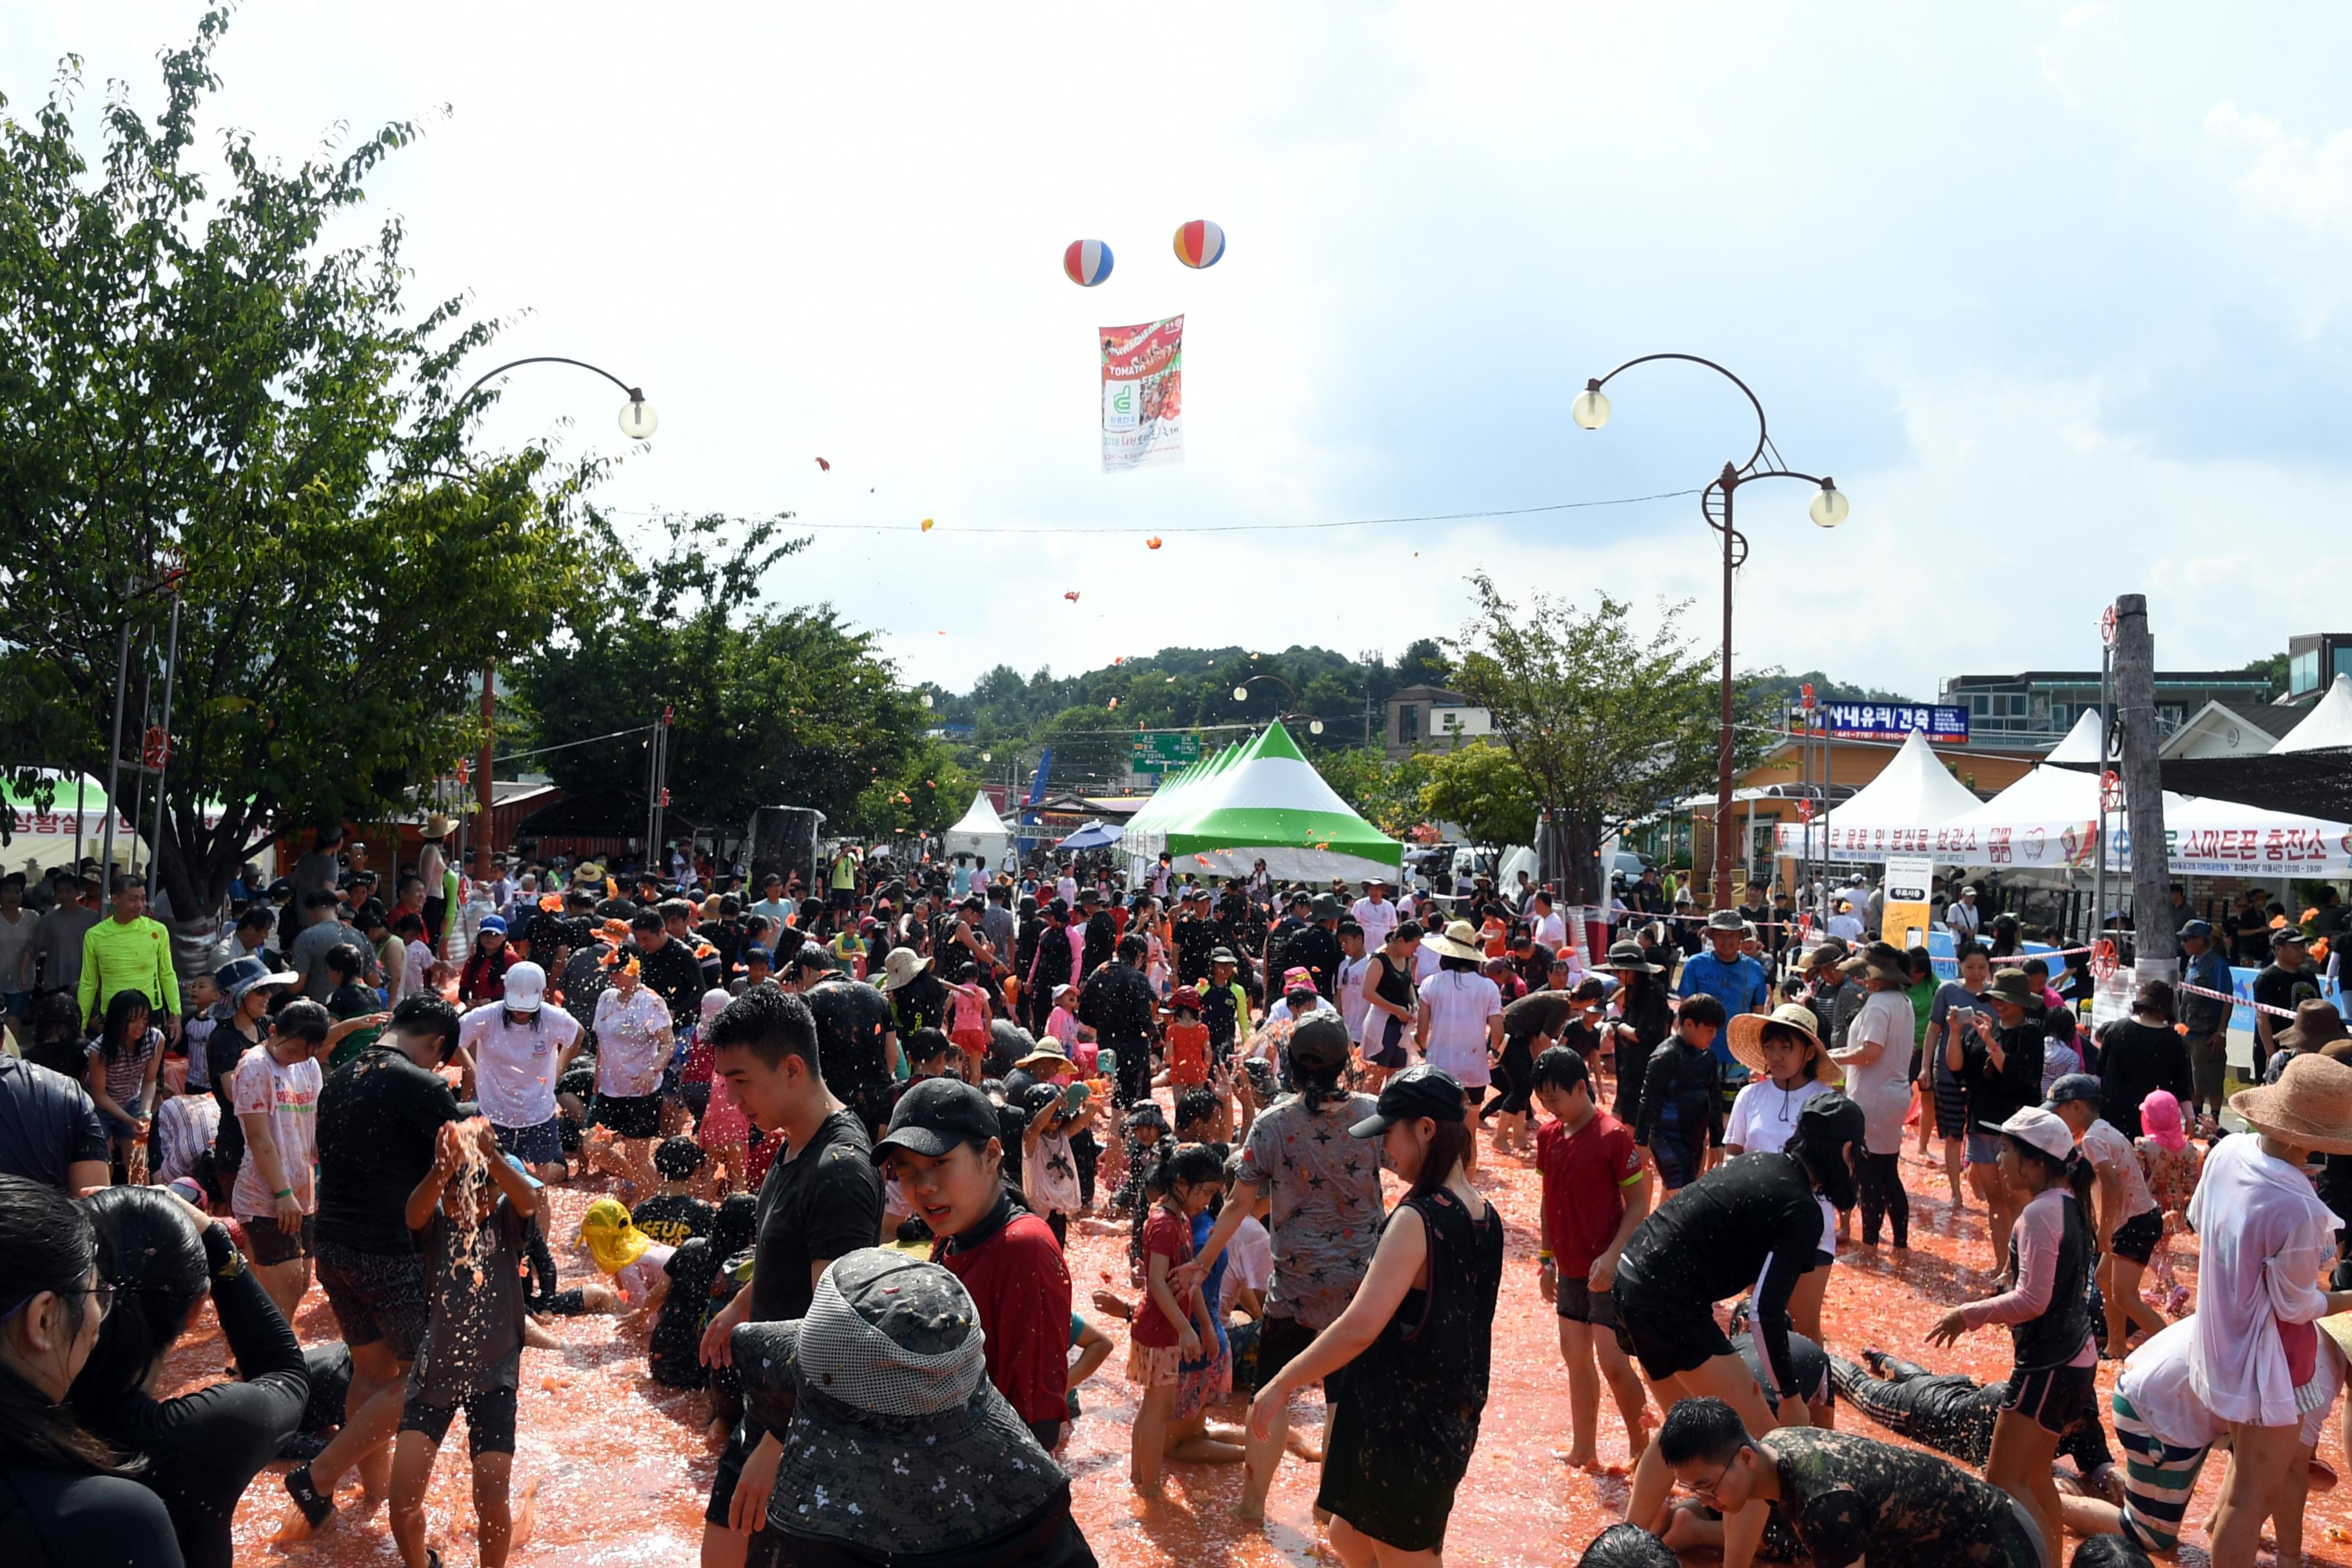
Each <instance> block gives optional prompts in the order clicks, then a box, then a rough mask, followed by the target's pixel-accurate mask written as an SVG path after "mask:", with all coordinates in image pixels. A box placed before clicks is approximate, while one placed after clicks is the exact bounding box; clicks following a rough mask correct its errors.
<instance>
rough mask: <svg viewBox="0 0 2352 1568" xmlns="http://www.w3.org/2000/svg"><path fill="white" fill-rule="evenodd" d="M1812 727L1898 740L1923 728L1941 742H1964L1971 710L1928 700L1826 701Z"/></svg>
mask: <svg viewBox="0 0 2352 1568" xmlns="http://www.w3.org/2000/svg"><path fill="white" fill-rule="evenodd" d="M1813 728H1814V729H1815V730H1816V731H1823V730H1826V731H1828V732H1829V734H1830V735H1831V737H1832V738H1833V739H1835V740H1840V741H1899V740H1901V739H1902V738H1903V737H1904V736H1906V735H1907V734H1909V733H1910V732H1911V731H1914V730H1924V731H1927V739H1928V740H1930V741H1932V742H1936V743H1937V744H1938V745H1943V744H1947V743H1949V744H1952V745H1965V744H1966V743H1967V742H1968V738H1969V710H1967V709H1966V708H1946V707H1931V706H1929V705H1927V704H1926V703H1908V702H1824V703H1822V704H1821V705H1820V706H1819V707H1818V708H1816V709H1814V710H1813Z"/></svg>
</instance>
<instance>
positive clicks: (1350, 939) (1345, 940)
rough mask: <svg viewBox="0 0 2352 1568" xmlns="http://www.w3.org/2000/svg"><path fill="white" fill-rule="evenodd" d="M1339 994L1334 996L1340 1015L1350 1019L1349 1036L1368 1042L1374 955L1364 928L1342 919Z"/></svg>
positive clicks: (1358, 1043)
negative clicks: (1367, 980)
mask: <svg viewBox="0 0 2352 1568" xmlns="http://www.w3.org/2000/svg"><path fill="white" fill-rule="evenodd" d="M1339 952H1340V954H1341V957H1340V960H1339V995H1337V996H1336V997H1334V998H1332V1000H1333V1001H1335V1002H1337V1003H1338V1004H1339V1016H1340V1017H1342V1018H1344V1019H1346V1020H1347V1022H1348V1038H1349V1039H1350V1040H1352V1041H1354V1042H1355V1043H1356V1044H1357V1045H1359V1046H1360V1045H1362V1044H1363V1043H1364V1015H1366V1014H1367V1013H1370V1011H1371V1010H1372V1005H1371V1004H1370V1002H1367V1001H1365V1000H1364V971H1366V970H1367V969H1370V967H1371V966H1372V957H1371V954H1370V952H1366V951H1365V948H1364V928H1363V927H1361V926H1360V925H1358V924H1357V923H1356V922H1355V921H1340V922H1339Z"/></svg>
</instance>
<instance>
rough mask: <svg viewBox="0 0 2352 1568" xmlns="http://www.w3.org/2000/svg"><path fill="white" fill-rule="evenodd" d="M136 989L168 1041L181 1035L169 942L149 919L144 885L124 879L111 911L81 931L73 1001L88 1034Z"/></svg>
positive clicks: (139, 880)
mask: <svg viewBox="0 0 2352 1568" xmlns="http://www.w3.org/2000/svg"><path fill="white" fill-rule="evenodd" d="M123 991H137V992H139V993H141V994H143V995H144V996H145V997H146V998H147V1005H149V1006H150V1007H152V1008H153V1009H154V1010H155V1012H156V1013H157V1014H158V1015H159V1016H160V1022H161V1023H162V1025H163V1034H164V1037H166V1038H167V1039H172V1040H177V1039H178V1038H179V1037H180V982H179V977H178V976H177V975H175V974H174V973H173V972H172V939H171V936H170V934H169V933H167V932H166V931H164V930H163V924H162V922H160V921H152V920H150V919H148V918H147V882H146V879H144V878H142V877H124V878H122V879H120V880H119V881H117V882H116V883H115V885H114V910H113V912H112V916H111V918H110V919H107V920H102V921H99V922H98V923H97V924H96V925H94V926H92V927H90V928H89V931H86V932H84V933H83V935H82V939H81V984H80V985H79V987H78V988H77V990H76V991H75V999H76V1001H78V1002H79V1004H80V1005H81V1013H82V1016H83V1017H85V1018H87V1019H89V1027H90V1031H91V1032H92V1033H93V1034H95V1033H96V1032H97V1030H98V1026H99V1020H100V1017H101V1016H103V1015H104V1014H105V1012H106V1005H107V1004H108V1003H109V1002H111V1001H112V1000H114V997H115V995H116V994H117V993H118V992H123Z"/></svg>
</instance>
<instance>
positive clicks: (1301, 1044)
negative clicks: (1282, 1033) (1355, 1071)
mask: <svg viewBox="0 0 2352 1568" xmlns="http://www.w3.org/2000/svg"><path fill="white" fill-rule="evenodd" d="M1351 1043H1352V1042H1350V1041H1349V1038H1348V1026H1347V1025H1345V1024H1342V1023H1341V1022H1339V1019H1337V1018H1334V1017H1333V1016H1331V1015H1330V1014H1328V1013H1318V1014H1316V1015H1315V1016H1312V1017H1310V1018H1307V1019H1305V1020H1304V1021H1302V1022H1301V1023H1300V1024H1299V1025H1298V1026H1297V1027H1296V1028H1294V1029H1292V1030H1291V1031H1290V1045H1289V1051H1290V1059H1291V1062H1292V1064H1293V1065H1295V1066H1297V1067H1299V1068H1307V1069H1309V1070H1315V1069H1320V1068H1343V1067H1346V1066H1347V1065H1348V1047H1349V1045H1350V1044H1351Z"/></svg>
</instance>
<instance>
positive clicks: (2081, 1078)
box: [2042, 1072, 2107, 1110]
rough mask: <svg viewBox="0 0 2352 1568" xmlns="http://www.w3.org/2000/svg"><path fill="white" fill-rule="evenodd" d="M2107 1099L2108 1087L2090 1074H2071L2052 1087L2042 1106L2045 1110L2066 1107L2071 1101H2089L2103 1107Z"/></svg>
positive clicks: (2044, 1096) (2043, 1098) (2067, 1074)
mask: <svg viewBox="0 0 2352 1568" xmlns="http://www.w3.org/2000/svg"><path fill="white" fill-rule="evenodd" d="M2106 1098H2107V1088H2106V1085H2105V1084H2103V1083H2101V1082H2100V1081H2099V1080H2098V1079H2095V1078H2093V1077H2092V1076H2091V1075H2090V1074H2089V1073H2086V1072H2070V1073H2066V1074H2064V1075H2063V1076H2062V1077H2061V1078H2060V1079H2058V1080H2057V1081H2056V1082H2055V1083H2053V1084H2052V1085H2051V1086H2050V1092H2049V1093H2047V1094H2045V1095H2043V1096H2042V1109H2043V1110H2049V1109H2051V1108H2053V1107H2054V1106H2060V1105H2064V1104H2066V1103H2067V1102H2068V1101H2070V1100H2088V1101H2090V1102H2091V1103H2092V1104H2093V1105H2101V1104H2104V1103H2105V1101H2106Z"/></svg>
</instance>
